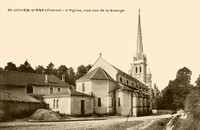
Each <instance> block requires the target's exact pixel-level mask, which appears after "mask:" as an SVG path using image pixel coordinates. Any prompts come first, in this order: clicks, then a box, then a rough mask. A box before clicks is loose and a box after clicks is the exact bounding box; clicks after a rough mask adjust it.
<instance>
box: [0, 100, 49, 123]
mask: <svg viewBox="0 0 200 130" xmlns="http://www.w3.org/2000/svg"><path fill="white" fill-rule="evenodd" d="M45 107H46V106H45V105H44V104H42V103H36V102H19V101H3V100H0V121H6V120H12V119H18V118H24V117H28V116H30V115H31V114H33V113H34V112H35V111H36V110H37V109H41V108H45Z"/></svg>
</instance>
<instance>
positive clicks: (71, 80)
mask: <svg viewBox="0 0 200 130" xmlns="http://www.w3.org/2000/svg"><path fill="white" fill-rule="evenodd" d="M68 75H69V77H68V80H67V83H68V84H70V85H73V86H75V80H76V76H75V72H74V69H73V68H72V67H70V68H69V69H68Z"/></svg>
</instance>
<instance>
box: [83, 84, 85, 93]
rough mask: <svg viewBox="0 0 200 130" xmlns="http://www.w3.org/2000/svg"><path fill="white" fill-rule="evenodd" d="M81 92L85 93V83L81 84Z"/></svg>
mask: <svg viewBox="0 0 200 130" xmlns="http://www.w3.org/2000/svg"><path fill="white" fill-rule="evenodd" d="M82 92H85V83H83V84H82Z"/></svg>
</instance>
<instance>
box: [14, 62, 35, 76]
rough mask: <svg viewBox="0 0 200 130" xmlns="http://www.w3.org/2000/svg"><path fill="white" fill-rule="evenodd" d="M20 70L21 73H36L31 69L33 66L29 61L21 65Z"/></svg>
mask: <svg viewBox="0 0 200 130" xmlns="http://www.w3.org/2000/svg"><path fill="white" fill-rule="evenodd" d="M18 69H19V71H21V72H30V73H34V72H35V70H34V69H33V68H32V67H31V64H30V63H28V61H27V60H26V61H25V62H24V64H20V66H19V68H18Z"/></svg>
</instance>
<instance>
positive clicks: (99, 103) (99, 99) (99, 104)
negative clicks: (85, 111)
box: [98, 97, 101, 107]
mask: <svg viewBox="0 0 200 130" xmlns="http://www.w3.org/2000/svg"><path fill="white" fill-rule="evenodd" d="M98 107H101V98H100V97H99V98H98Z"/></svg>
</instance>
